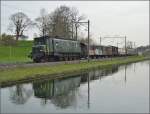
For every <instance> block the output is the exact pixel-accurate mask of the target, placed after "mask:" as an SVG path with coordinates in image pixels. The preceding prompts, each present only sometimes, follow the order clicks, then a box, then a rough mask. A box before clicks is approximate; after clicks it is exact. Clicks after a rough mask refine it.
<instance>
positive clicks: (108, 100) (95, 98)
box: [1, 61, 149, 113]
mask: <svg viewBox="0 0 150 114" xmlns="http://www.w3.org/2000/svg"><path fill="white" fill-rule="evenodd" d="M148 67H149V64H148V61H146V62H140V63H135V64H131V65H128V66H127V67H126V82H125V69H124V68H125V66H124V65H123V66H121V67H120V68H119V71H118V72H116V73H114V74H112V75H110V74H109V76H106V77H103V78H101V79H100V78H99V79H97V80H92V81H91V82H90V108H89V109H88V106H87V102H88V88H87V87H88V85H87V83H81V84H80V86H79V87H77V88H75V89H74V90H71V91H70V92H69V94H73V97H72V98H73V99H72V102H73V103H71V104H70V106H68V107H66V108H64V109H62V108H60V107H57V106H56V105H55V104H53V102H52V99H51V100H48V101H47V104H46V105H42V104H41V101H42V99H39V98H35V97H34V94H33V96H31V97H30V98H29V99H28V100H27V102H26V103H25V104H23V105H15V104H12V102H11V101H10V99H9V96H10V93H9V92H10V91H9V88H6V89H2V91H1V92H2V111H6V112H11V113H12V111H14V113H15V112H24V113H26V112H38V113H40V112H41V113H45V112H57V113H59V112H64V113H65V112H89V113H90V112H101V113H103V112H114V113H115V112H135V113H136V112H141V113H142V112H143V113H144V112H148V108H149V107H148V106H149V105H148V104H149V77H148V76H149V68H148ZM23 87H24V88H25V89H26V90H31V88H32V85H31V84H24V86H23ZM69 94H68V96H66V98H65V99H67V97H70V96H69ZM64 97H65V96H64ZM56 98H57V97H56ZM68 99H69V98H68ZM43 100H44V99H43ZM69 100H70V99H69ZM7 109H9V110H7Z"/></svg>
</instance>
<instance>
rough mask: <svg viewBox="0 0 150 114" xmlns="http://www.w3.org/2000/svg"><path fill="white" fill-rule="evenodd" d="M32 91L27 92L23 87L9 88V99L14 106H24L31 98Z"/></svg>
mask: <svg viewBox="0 0 150 114" xmlns="http://www.w3.org/2000/svg"><path fill="white" fill-rule="evenodd" d="M31 95H32V90H27V89H25V88H24V87H23V85H19V84H18V85H16V86H15V87H13V88H10V99H11V101H12V102H13V103H15V104H24V103H26V102H27V100H28V99H29V98H30V97H31Z"/></svg>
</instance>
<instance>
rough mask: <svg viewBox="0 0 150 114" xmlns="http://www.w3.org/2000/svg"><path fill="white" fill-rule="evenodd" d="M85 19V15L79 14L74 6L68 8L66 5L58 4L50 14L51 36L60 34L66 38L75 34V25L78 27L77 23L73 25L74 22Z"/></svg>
mask: <svg viewBox="0 0 150 114" xmlns="http://www.w3.org/2000/svg"><path fill="white" fill-rule="evenodd" d="M83 19H85V16H83V15H81V16H80V15H79V12H78V10H77V9H76V8H70V7H67V6H60V7H58V8H56V9H55V10H54V12H52V13H51V14H50V23H51V26H49V27H51V28H52V32H51V35H52V36H61V37H64V38H67V39H70V38H71V37H72V34H75V29H74V28H75V26H77V27H79V24H76V25H75V26H74V22H78V21H81V20H83Z"/></svg>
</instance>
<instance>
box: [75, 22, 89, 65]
mask: <svg viewBox="0 0 150 114" xmlns="http://www.w3.org/2000/svg"><path fill="white" fill-rule="evenodd" d="M74 23H75V27H76V40H77V23H84V24H88V47H87V48H88V62H89V61H90V58H89V49H90V21H89V20H88V21H86V22H79V21H77V22H74Z"/></svg>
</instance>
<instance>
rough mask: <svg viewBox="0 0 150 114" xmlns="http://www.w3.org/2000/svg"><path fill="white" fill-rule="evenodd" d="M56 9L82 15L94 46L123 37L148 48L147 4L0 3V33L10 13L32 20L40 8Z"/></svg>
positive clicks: (78, 2)
mask: <svg viewBox="0 0 150 114" xmlns="http://www.w3.org/2000/svg"><path fill="white" fill-rule="evenodd" d="M60 5H66V6H69V7H76V8H77V9H78V10H79V12H80V14H84V15H86V17H87V18H86V20H88V19H89V20H90V25H91V26H90V32H91V34H92V38H93V39H94V40H95V42H97V43H99V37H100V36H102V37H104V36H114V35H120V36H124V35H126V36H127V40H130V41H133V42H136V45H137V46H140V45H148V44H149V1H22V2H21V1H1V33H3V32H8V31H7V27H8V24H9V17H10V15H11V14H13V13H16V12H18V11H22V12H24V13H25V14H27V15H28V17H30V18H31V19H32V20H34V19H35V18H36V17H38V16H39V12H40V9H41V8H45V9H46V10H47V12H48V13H50V12H52V11H54V9H55V8H57V7H59V6H60ZM86 20H85V21H86ZM34 33H38V31H37V30H35V29H30V30H29V31H28V32H26V33H25V35H27V36H29V37H30V39H33V34H34ZM84 33H86V32H84ZM122 41H123V40H117V39H116V40H114V41H112V40H109V39H105V40H102V44H106V42H107V44H108V42H110V43H112V44H113V45H116V43H117V42H122Z"/></svg>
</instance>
